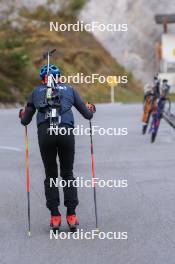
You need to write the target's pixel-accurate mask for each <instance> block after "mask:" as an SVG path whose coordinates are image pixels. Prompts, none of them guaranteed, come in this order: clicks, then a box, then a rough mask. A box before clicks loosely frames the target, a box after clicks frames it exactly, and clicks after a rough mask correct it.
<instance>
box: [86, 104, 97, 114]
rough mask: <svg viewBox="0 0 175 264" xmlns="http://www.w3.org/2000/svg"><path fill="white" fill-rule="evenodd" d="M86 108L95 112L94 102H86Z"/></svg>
mask: <svg viewBox="0 0 175 264" xmlns="http://www.w3.org/2000/svg"><path fill="white" fill-rule="evenodd" d="M86 106H87V108H88V109H89V111H91V112H92V113H93V114H94V113H95V112H96V107H95V105H94V104H91V103H89V102H88V103H87V104H86Z"/></svg>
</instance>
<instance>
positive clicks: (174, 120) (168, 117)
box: [163, 111, 175, 129]
mask: <svg viewBox="0 0 175 264" xmlns="http://www.w3.org/2000/svg"><path fill="white" fill-rule="evenodd" d="M163 118H164V120H165V121H166V122H167V123H168V124H169V125H170V126H171V127H172V128H174V129H175V115H174V114H172V113H171V112H169V111H167V112H163Z"/></svg>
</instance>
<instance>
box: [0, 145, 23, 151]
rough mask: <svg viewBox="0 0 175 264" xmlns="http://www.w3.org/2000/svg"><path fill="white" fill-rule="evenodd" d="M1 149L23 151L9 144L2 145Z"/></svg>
mask: <svg viewBox="0 0 175 264" xmlns="http://www.w3.org/2000/svg"><path fill="white" fill-rule="evenodd" d="M0 149H4V150H12V151H17V152H21V151H22V150H21V149H20V148H15V147H8V146H0Z"/></svg>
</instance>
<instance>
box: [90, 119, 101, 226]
mask: <svg viewBox="0 0 175 264" xmlns="http://www.w3.org/2000/svg"><path fill="white" fill-rule="evenodd" d="M89 125H90V139H91V159H92V186H93V191H94V207H95V226H96V229H97V230H99V228H98V213H97V195H96V185H95V160H94V147H93V139H92V123H91V120H89Z"/></svg>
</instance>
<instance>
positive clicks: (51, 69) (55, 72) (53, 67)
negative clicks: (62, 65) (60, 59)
mask: <svg viewBox="0 0 175 264" xmlns="http://www.w3.org/2000/svg"><path fill="white" fill-rule="evenodd" d="M49 72H50V73H51V74H53V76H54V77H55V78H56V76H58V77H60V76H61V72H60V69H59V68H58V67H57V66H56V65H54V64H49ZM46 74H47V65H44V66H43V67H42V68H41V70H40V77H41V80H43V79H44V77H45V75H46Z"/></svg>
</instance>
